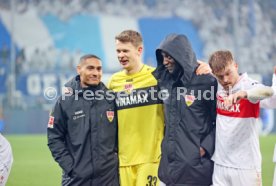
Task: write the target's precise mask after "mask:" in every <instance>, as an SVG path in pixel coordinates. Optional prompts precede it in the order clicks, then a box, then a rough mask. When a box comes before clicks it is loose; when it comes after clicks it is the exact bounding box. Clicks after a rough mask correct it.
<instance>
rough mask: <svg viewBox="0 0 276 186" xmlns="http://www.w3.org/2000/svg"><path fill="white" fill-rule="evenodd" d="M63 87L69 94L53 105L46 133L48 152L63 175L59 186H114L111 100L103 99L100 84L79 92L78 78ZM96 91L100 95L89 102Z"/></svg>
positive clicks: (114, 124)
mask: <svg viewBox="0 0 276 186" xmlns="http://www.w3.org/2000/svg"><path fill="white" fill-rule="evenodd" d="M65 86H66V87H69V88H70V89H68V90H70V91H67V92H66V94H65V95H63V96H61V97H60V98H59V99H58V101H57V102H56V104H55V107H54V110H53V112H52V113H51V116H50V119H52V120H49V123H48V130H47V134H48V146H49V148H50V151H51V152H52V155H53V157H54V159H55V160H56V161H57V162H58V164H59V165H60V167H61V168H62V169H63V172H64V173H63V179H62V185H64V186H65V185H66V186H92V185H93V186H98V185H108V186H118V185H119V181H118V180H119V178H118V156H117V115H116V110H115V102H114V99H110V100H108V99H107V96H108V94H107V88H106V87H105V86H104V84H103V83H100V84H99V85H98V86H96V87H89V88H87V89H82V88H81V87H80V79H79V76H76V77H75V78H73V79H72V80H71V81H70V82H68V83H67V84H66V85H65ZM88 90H89V91H88ZM86 91H87V92H86ZM96 91H101V93H99V92H98V93H99V95H102V96H101V97H100V96H97V97H94V98H99V99H91V98H92V96H89V95H92V93H91V92H93V93H94V94H95V93H96ZM84 92H86V93H88V94H84ZM111 95H112V94H109V96H110V97H108V98H113V97H112V96H111ZM85 98H86V99H85Z"/></svg>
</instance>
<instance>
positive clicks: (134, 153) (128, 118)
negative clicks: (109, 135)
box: [108, 65, 164, 166]
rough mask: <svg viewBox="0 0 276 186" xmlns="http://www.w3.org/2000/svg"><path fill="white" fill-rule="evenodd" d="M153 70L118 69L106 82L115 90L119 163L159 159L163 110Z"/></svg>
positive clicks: (155, 160)
mask: <svg viewBox="0 0 276 186" xmlns="http://www.w3.org/2000/svg"><path fill="white" fill-rule="evenodd" d="M153 70H154V68H153V67H150V66H148V65H144V66H143V68H142V69H141V71H140V72H137V73H135V74H131V75H127V74H126V73H125V72H124V71H120V72H117V73H115V74H114V75H113V76H112V77H111V79H110V81H109V85H108V87H109V88H110V89H112V90H113V91H114V92H116V104H117V109H118V136H119V137H118V138H119V147H118V148H119V160H120V166H131V165H137V164H142V163H149V162H158V161H159V160H160V155H161V141H162V139H163V134H164V112H163V105H162V103H161V101H160V100H159V99H158V96H157V95H158V94H157V90H158V87H157V81H156V79H155V78H154V77H153V75H152V74H151V73H152V71H153Z"/></svg>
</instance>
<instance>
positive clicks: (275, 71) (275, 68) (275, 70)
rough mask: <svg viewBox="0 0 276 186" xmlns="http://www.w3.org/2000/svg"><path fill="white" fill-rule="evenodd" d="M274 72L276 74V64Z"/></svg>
mask: <svg viewBox="0 0 276 186" xmlns="http://www.w3.org/2000/svg"><path fill="white" fill-rule="evenodd" d="M274 74H275V75H276V66H274Z"/></svg>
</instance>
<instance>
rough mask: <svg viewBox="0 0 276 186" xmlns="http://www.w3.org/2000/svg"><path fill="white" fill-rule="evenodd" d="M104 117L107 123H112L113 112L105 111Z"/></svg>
mask: <svg viewBox="0 0 276 186" xmlns="http://www.w3.org/2000/svg"><path fill="white" fill-rule="evenodd" d="M106 117H107V119H108V121H109V122H112V121H113V119H114V111H106Z"/></svg>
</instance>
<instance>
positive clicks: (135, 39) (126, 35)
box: [115, 30, 143, 47]
mask: <svg viewBox="0 0 276 186" xmlns="http://www.w3.org/2000/svg"><path fill="white" fill-rule="evenodd" d="M115 39H116V40H119V41H121V42H123V43H126V42H130V43H131V44H133V45H134V46H135V47H138V46H140V45H142V44H143V38H142V36H141V34H140V33H139V32H137V31H135V30H124V31H122V32H121V33H120V34H118V35H117V36H116V37H115Z"/></svg>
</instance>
